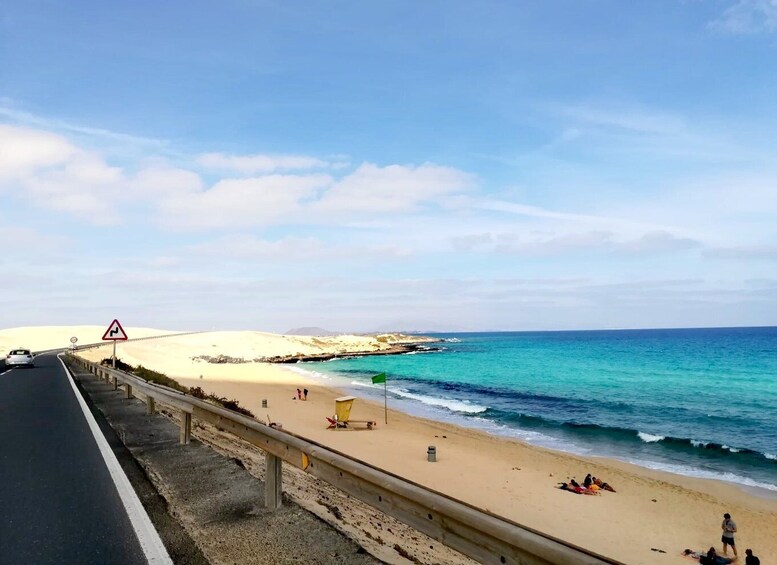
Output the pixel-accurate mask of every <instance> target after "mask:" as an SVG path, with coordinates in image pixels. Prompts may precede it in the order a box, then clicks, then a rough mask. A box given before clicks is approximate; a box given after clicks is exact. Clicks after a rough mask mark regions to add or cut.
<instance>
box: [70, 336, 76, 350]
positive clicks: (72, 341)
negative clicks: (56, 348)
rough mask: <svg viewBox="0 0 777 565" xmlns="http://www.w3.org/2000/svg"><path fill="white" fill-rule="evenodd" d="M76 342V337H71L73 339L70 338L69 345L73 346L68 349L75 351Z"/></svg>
mask: <svg viewBox="0 0 777 565" xmlns="http://www.w3.org/2000/svg"><path fill="white" fill-rule="evenodd" d="M77 341H78V338H77V337H76V336H73V337H71V338H70V343H72V344H73V345H71V346H70V349H72V350H73V351H75V350H76V342H77Z"/></svg>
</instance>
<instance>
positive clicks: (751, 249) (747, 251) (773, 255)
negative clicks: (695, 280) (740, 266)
mask: <svg viewBox="0 0 777 565" xmlns="http://www.w3.org/2000/svg"><path fill="white" fill-rule="evenodd" d="M704 256H705V257H709V258H711V259H734V260H740V261H749V260H759V259H761V260H763V259H765V260H770V261H777V245H739V246H734V247H718V248H715V249H710V250H709V251H706V252H705V253H704Z"/></svg>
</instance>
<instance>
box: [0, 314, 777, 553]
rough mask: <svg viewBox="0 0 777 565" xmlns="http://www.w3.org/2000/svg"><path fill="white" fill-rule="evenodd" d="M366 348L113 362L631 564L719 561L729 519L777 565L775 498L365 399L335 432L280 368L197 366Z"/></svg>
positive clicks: (217, 343) (212, 339)
mask: <svg viewBox="0 0 777 565" xmlns="http://www.w3.org/2000/svg"><path fill="white" fill-rule="evenodd" d="M71 330H72V328H65V329H63V328H56V329H53V328H52V329H45V330H44V329H41V328H25V329H23V330H19V331H17V330H7V331H2V332H0V346H3V344H6V345H8V346H11V347H17V346H19V345H23V344H24V345H25V346H26V347H33V348H36V344H44V343H45V344H46V345H45V347H40V349H43V348H50V347H57V346H62V343H61V338H62V336H66V337H65V342H67V337H69V335H68V333H72V331H71ZM82 331H83V329H82ZM147 331H148V332H151V333H149V334H148V335H161V334H163V333H165V332H158V331H157V332H158V333H156V334H154V333H153V332H154V331H155V330H147ZM98 333H100V332H98ZM128 333H129V334H131V332H130V331H129V330H128ZM44 334H45V335H44ZM33 336H35V337H33ZM45 336H48V337H45ZM100 336H101V333H100ZM100 336H98V338H97V339H95V340H94V341H97V340H99V337H100ZM131 337H132V334H131ZM47 340H48V341H47ZM313 340H317V341H313ZM22 342H24V343H22ZM55 342H56V343H57V344H58V345H54V343H55ZM365 347H367V348H369V347H380V346H378V345H375V341H374V338H370V337H366V336H349V337H338V338H309V337H292V336H275V335H273V334H264V333H260V332H212V333H202V334H196V335H189V336H178V337H168V338H161V339H152V340H147V341H139V342H128V343H122V344H120V345H119V353H118V354H119V357H120V358H121V359H122V360H123V361H124V362H126V363H129V364H131V365H143V366H146V367H148V368H152V369H154V370H157V371H161V372H163V373H166V374H167V375H168V376H170V377H173V378H175V379H177V380H178V381H179V382H180V383H181V384H184V385H186V386H199V387H202V388H203V389H205V390H206V391H207V392H212V393H214V394H216V395H219V396H223V397H228V398H234V399H237V400H239V402H240V404H241V405H242V406H244V407H246V408H248V409H249V410H251V411H252V412H253V413H254V414H255V415H256V417H257V418H259V419H262V420H266V419H267V418H268V417H269V418H270V419H271V420H273V421H275V422H281V423H282V424H283V427H284V428H285V429H288V430H290V431H293V432H294V433H297V434H300V435H303V436H306V437H308V438H310V439H313V440H315V441H318V442H321V443H325V444H327V445H330V446H331V447H333V448H335V449H337V450H339V451H343V452H345V453H348V454H350V455H352V456H354V457H357V458H359V459H362V460H364V461H367V462H369V463H371V464H373V465H377V466H379V467H382V468H384V469H387V470H389V471H391V472H393V473H397V474H399V475H402V476H405V477H407V478H409V479H411V480H413V481H416V482H418V483H421V484H424V485H426V486H428V487H429V488H432V489H435V490H438V491H441V492H444V493H445V494H448V495H450V496H453V497H455V498H458V499H461V500H463V501H465V502H468V503H470V504H473V505H475V506H478V507H481V508H484V509H487V510H489V511H491V512H494V513H496V514H499V515H502V516H505V517H507V518H509V519H511V520H514V521H516V522H519V523H521V524H524V525H526V526H529V527H531V528H534V529H537V530H540V531H543V532H546V533H548V534H550V535H553V536H556V537H559V538H562V539H565V540H568V541H569V542H571V543H574V544H577V545H580V546H583V547H586V548H588V549H591V550H593V551H596V552H599V553H602V554H604V555H607V556H610V557H612V558H615V559H618V560H621V561H623V562H625V563H635V564H636V563H646V564H647V563H650V564H653V563H655V564H661V563H681V562H687V561H686V560H684V559H683V558H682V557H680V556H679V554H680V552H681V551H682V549H683V548H686V547H687V548H692V549H694V550H700V549H706V548H709V547H710V546H711V545H714V546H715V547H716V548H718V550H720V541H719V540H720V522H721V520H722V515H723V513H724V512H729V513H730V514H731V515H732V516H733V518H734V520H735V521H736V523H737V526H738V534H737V547H738V548H739V553H740V562H744V549H745V548H748V547H752V548H753V549H754V551H755V553H756V554H757V555H759V556H760V557H761V559H762V562H763V563H767V562H768V557H769V556H775V555H777V535H775V532H777V498H775V497H773V496H769V493H767V492H764V493H754V492H752V491H746V490H744V489H742V488H739V487H737V486H735V485H732V484H728V483H724V482H720V481H711V480H704V479H695V478H690V477H683V476H680V475H674V474H669V473H665V472H658V471H652V470H649V469H645V468H641V467H637V466H634V465H630V464H627V463H623V462H619V461H616V460H611V459H604V458H591V457H581V456H576V455H570V454H567V453H562V452H555V451H551V450H548V449H543V448H539V447H535V446H530V445H527V444H524V443H521V442H518V441H514V440H510V439H505V438H500V437H495V436H490V435H488V434H485V433H481V432H479V431H475V430H469V429H465V428H460V427H456V426H452V425H448V424H443V423H439V422H434V421H429V420H425V419H422V418H417V417H413V416H410V415H407V414H404V413H401V412H398V411H394V410H389V414H388V425H386V424H384V413H383V406H382V405H378V404H373V403H370V402H367V401H364V400H362V399H358V400H357V401H356V403H355V405H354V408H353V412H352V417H353V418H354V419H364V420H375V421H377V422H378V426H377V428H376V429H374V430H372V431H368V430H338V431H334V430H328V429H327V426H326V420H325V417H326V416H331V415H332V414H333V412H334V399H335V398H336V397H338V396H340V395H341V394H342V391H339V390H336V389H333V388H330V387H327V386H326V383H325V381H323V380H321V379H317V378H313V377H310V376H306V375H305V374H304V373H301V372H298V371H295V370H291V369H289V368H288V367H285V366H281V365H274V364H267V363H257V362H247V363H239V364H213V363H207V362H204V361H201V360H195V359H194V358H195V357H198V356H203V355H208V356H215V355H229V356H231V357H235V358H243V359H253V358H256V357H261V356H269V355H284V354H292V353H295V352H305V353H307V352H315V351H339V352H344V351H348V350H353V351H355V350H358V348H365ZM83 354H84V356H85V357H87V358H89V359H91V360H99V359H102V358H104V357H107V356H109V355H110V346H106V347H103V348H99V349H93V350H88V351H85V352H83ZM297 388H307V389H308V390H309V393H308V399H307V401H302V400H296V395H295V391H296V389H297ZM263 399H266V400H267V401H268V407H267V408H266V409H263V408H262V407H261V405H262V400H263ZM429 445H435V446H436V447H437V453H438V455H437V457H438V461H437V462H436V463H429V462H427V460H426V449H427V446H429ZM586 473H592V474H593V475H595V476H597V477H600V478H602V479H604V480H605V481H607V482H609V483H610V484H612V485H613V486H614V487H615V488H616V490H617V492H616V493H611V492H605V493H602V494H601V495H598V496H580V495H574V494H570V493H568V492H564V491H561V490H559V489H557V488H555V487H556V485H557V484H558V483H559V482H561V481H566V480H568V479H569V478H570V477H574V478H576V479H577V480H578V481H580V482H582V480H583V478H584V477H585V475H586ZM657 550H660V551H657Z"/></svg>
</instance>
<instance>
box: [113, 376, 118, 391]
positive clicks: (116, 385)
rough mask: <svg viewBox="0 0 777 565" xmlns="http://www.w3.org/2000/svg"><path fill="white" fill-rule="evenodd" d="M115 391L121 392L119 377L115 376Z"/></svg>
mask: <svg viewBox="0 0 777 565" xmlns="http://www.w3.org/2000/svg"><path fill="white" fill-rule="evenodd" d="M113 390H119V377H117V376H116V375H113Z"/></svg>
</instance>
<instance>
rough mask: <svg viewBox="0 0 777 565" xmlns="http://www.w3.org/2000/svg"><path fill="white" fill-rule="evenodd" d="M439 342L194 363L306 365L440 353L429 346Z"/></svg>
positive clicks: (212, 358) (209, 358)
mask: <svg viewBox="0 0 777 565" xmlns="http://www.w3.org/2000/svg"><path fill="white" fill-rule="evenodd" d="M437 341H438V340H429V341H424V342H423V343H397V344H394V345H392V346H391V347H389V348H387V349H380V350H374V351H342V352H336V353H313V354H303V353H294V354H291V355H277V356H274V357H256V358H254V359H245V358H243V357H230V356H229V355H214V356H211V355H197V356H196V357H192V360H193V361H204V362H206V363H212V364H216V365H220V364H241V363H286V364H291V363H304V362H310V361H331V360H332V359H351V358H354V357H367V356H371V355H405V354H408V353H429V352H432V351H440V350H441V349H442V348H440V347H435V346H431V345H428V344H429V343H435V342H437Z"/></svg>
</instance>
